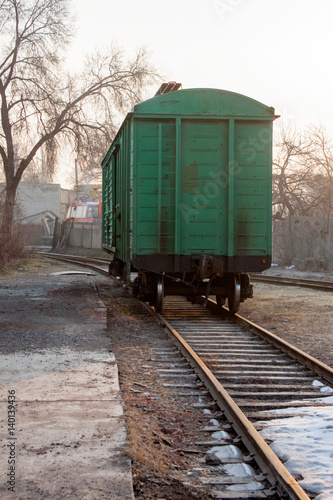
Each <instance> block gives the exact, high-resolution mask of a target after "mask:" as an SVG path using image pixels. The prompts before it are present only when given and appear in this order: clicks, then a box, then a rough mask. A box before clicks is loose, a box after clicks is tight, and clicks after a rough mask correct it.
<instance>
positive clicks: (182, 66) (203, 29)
mask: <svg viewBox="0 0 333 500" xmlns="http://www.w3.org/2000/svg"><path fill="white" fill-rule="evenodd" d="M73 6H74V8H75V10H76V11H77V14H78V23H77V27H78V33H77V37H76V40H75V43H74V45H73V49H72V54H75V56H76V58H77V59H78V60H79V59H80V57H81V55H82V54H84V53H85V52H90V51H92V50H93V49H94V47H101V46H103V45H108V44H110V43H111V42H112V41H114V40H115V41H117V42H118V43H119V45H120V46H122V47H123V48H124V49H125V50H126V51H128V52H129V53H133V52H134V51H135V49H136V48H137V47H140V46H143V45H144V46H146V47H147V48H148V50H149V51H150V52H151V59H152V61H153V63H154V64H155V66H156V67H157V69H158V70H159V72H160V73H162V74H163V75H164V76H165V81H169V80H176V81H178V82H181V83H183V88H193V87H213V88H221V89H225V90H231V91H236V92H239V93H241V94H245V95H248V96H249V97H252V98H254V99H257V100H259V101H261V102H263V103H265V104H267V105H269V106H273V107H275V109H276V111H277V113H278V114H281V115H282V116H283V117H284V118H286V119H289V120H291V121H292V122H293V123H294V124H295V125H296V126H299V127H301V126H303V124H308V123H313V122H320V123H322V124H323V125H325V126H326V128H327V129H328V130H329V132H330V133H332V134H333V98H332V92H333V85H332V79H333V61H332V53H333V2H332V0H316V1H314V0H206V1H204V0H168V1H166V2H158V1H156V0H155V1H153V0H114V1H112V0H94V1H93V2H92V1H91V0H89V1H88V0H73ZM276 125H277V122H276Z"/></svg>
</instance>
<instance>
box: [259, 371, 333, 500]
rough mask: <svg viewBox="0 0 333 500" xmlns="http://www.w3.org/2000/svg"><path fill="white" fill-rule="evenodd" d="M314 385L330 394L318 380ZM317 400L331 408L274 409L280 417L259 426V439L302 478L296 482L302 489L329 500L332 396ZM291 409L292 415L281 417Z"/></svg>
mask: <svg viewBox="0 0 333 500" xmlns="http://www.w3.org/2000/svg"><path fill="white" fill-rule="evenodd" d="M314 385H315V386H317V387H321V390H324V391H325V392H326V389H328V390H329V391H330V392H331V391H332V389H331V388H329V387H326V386H324V385H323V384H321V382H319V381H315V382H314ZM316 401H317V402H322V403H323V404H326V405H327V404H329V405H330V406H322V407H300V408H292V409H291V408H286V409H282V410H274V413H275V414H278V415H281V418H278V419H274V420H272V421H263V422H258V425H260V427H261V428H262V430H261V431H260V434H261V436H262V437H263V438H264V439H265V440H270V441H272V443H271V445H270V446H271V448H272V450H273V451H274V452H275V453H276V454H277V456H278V457H279V458H280V460H282V461H283V462H284V465H285V466H286V467H287V469H288V470H289V472H290V473H291V474H293V475H295V476H301V477H302V478H303V479H302V480H301V481H300V482H299V483H300V485H301V486H302V488H304V489H305V490H306V491H308V492H311V493H314V494H316V495H319V496H318V497H316V500H329V499H332V498H333V397H332V396H329V397H327V398H318V399H317V400H316ZM291 410H292V411H293V413H294V416H293V417H287V418H283V414H284V413H287V414H288V413H289V414H290V412H291Z"/></svg>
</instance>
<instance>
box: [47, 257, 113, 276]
mask: <svg viewBox="0 0 333 500" xmlns="http://www.w3.org/2000/svg"><path fill="white" fill-rule="evenodd" d="M37 253H38V255H42V256H43V257H47V258H49V259H55V260H60V261H62V262H69V263H71V264H75V265H79V266H83V267H87V268H88V269H93V270H94V271H97V272H99V273H101V274H104V275H106V276H110V274H109V270H108V269H107V270H106V269H105V268H103V267H100V266H96V265H94V262H98V263H100V264H102V265H104V266H106V265H108V263H109V262H110V261H108V260H106V259H105V260H103V259H93V258H88V257H83V256H77V255H73V256H72V255H63V254H52V253H47V252H37ZM115 279H116V278H115Z"/></svg>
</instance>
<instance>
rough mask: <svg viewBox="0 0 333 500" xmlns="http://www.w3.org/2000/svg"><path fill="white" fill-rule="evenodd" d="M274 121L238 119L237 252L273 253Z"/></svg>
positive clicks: (236, 151)
mask: <svg viewBox="0 0 333 500" xmlns="http://www.w3.org/2000/svg"><path fill="white" fill-rule="evenodd" d="M271 128H272V125H271V123H267V122H250V123H245V122H243V123H242V122H237V121H236V122H235V170H234V174H235V175H234V199H235V207H234V234H235V239H234V247H235V248H234V253H235V254H236V255H270V254H271V238H270V234H271V232H270V227H271V150H272V139H271Z"/></svg>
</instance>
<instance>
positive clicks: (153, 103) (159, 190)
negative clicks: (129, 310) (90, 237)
mask: <svg viewBox="0 0 333 500" xmlns="http://www.w3.org/2000/svg"><path fill="white" fill-rule="evenodd" d="M275 118H276V115H275V112H274V109H273V108H270V107H267V106H265V105H264V104H261V103H260V102H258V101H255V100H253V99H250V98H248V97H246V96H243V95H240V94H236V93H233V92H228V91H224V90H215V89H188V90H177V91H175V92H169V93H166V94H162V95H157V96H155V97H154V98H152V99H149V100H147V101H144V102H142V103H140V104H138V105H136V106H135V107H134V109H133V111H132V112H131V113H129V114H128V115H127V117H126V119H125V121H124V123H123V125H122V126H121V128H120V130H119V132H118V134H117V135H116V137H115V139H114V141H113V143H112V145H111V147H110V149H109V151H108V153H107V155H106V156H105V158H104V160H103V162H102V168H103V235H104V236H103V248H104V249H105V250H107V251H109V252H112V253H113V254H114V259H113V262H112V266H111V271H112V272H113V273H114V274H120V275H122V277H123V279H124V280H125V281H126V282H129V279H130V273H131V271H133V270H136V271H138V272H139V278H138V280H137V283H136V285H135V288H136V292H137V293H138V294H139V296H140V297H141V298H143V299H144V300H147V299H148V300H150V301H151V302H152V303H155V305H156V306H157V308H158V309H161V307H162V300H163V296H164V295H165V294H178V293H179V294H184V295H187V296H195V295H199V294H201V293H202V292H203V291H204V290H205V291H206V292H205V293H206V294H208V292H209V293H215V294H216V295H217V297H218V300H219V302H220V303H223V302H224V299H225V298H226V297H227V298H228V299H229V308H230V309H231V310H232V311H233V312H235V311H236V310H237V309H238V306H239V302H240V301H242V300H244V299H245V298H247V297H249V296H252V287H251V285H250V284H249V278H248V276H247V274H245V273H249V272H258V271H263V270H265V269H267V268H268V267H270V264H271V220H272V217H271V216H272V199H271V196H272V195H271V193H272V187H271V184H272V122H273V120H274V119H275Z"/></svg>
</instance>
